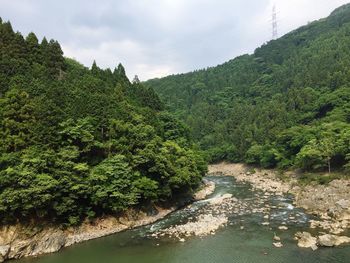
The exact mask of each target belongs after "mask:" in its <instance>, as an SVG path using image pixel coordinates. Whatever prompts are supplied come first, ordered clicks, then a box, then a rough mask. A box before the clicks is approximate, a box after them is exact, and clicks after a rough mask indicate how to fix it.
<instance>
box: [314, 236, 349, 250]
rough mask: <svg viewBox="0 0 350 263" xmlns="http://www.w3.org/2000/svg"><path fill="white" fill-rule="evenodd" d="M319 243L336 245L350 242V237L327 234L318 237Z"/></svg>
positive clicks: (327, 245) (321, 244)
mask: <svg viewBox="0 0 350 263" xmlns="http://www.w3.org/2000/svg"><path fill="white" fill-rule="evenodd" d="M317 243H318V244H319V245H320V246H323V247H334V246H339V245H341V244H344V243H350V237H346V236H336V235H330V234H325V235H322V236H319V237H318V240H317Z"/></svg>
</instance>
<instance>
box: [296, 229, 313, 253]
mask: <svg viewBox="0 0 350 263" xmlns="http://www.w3.org/2000/svg"><path fill="white" fill-rule="evenodd" d="M295 237H296V239H297V240H298V247H303V248H311V249H312V250H316V249H317V238H316V237H313V236H312V235H311V234H310V233H308V232H298V233H296V234H295Z"/></svg>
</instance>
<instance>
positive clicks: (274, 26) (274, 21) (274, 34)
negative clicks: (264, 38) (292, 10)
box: [272, 5, 278, 39]
mask: <svg viewBox="0 0 350 263" xmlns="http://www.w3.org/2000/svg"><path fill="white" fill-rule="evenodd" d="M277 26H278V24H277V12H276V5H273V8H272V39H276V38H278V30H277Z"/></svg>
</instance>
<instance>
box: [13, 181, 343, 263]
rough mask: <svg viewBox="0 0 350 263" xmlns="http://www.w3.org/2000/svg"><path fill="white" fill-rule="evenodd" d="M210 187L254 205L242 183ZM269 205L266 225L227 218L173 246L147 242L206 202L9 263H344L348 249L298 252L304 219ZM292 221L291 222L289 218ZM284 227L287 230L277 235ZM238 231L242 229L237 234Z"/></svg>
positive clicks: (287, 206)
mask: <svg viewBox="0 0 350 263" xmlns="http://www.w3.org/2000/svg"><path fill="white" fill-rule="evenodd" d="M207 179H208V180H213V181H215V183H216V189H215V193H213V195H212V196H211V197H213V196H216V195H219V194H223V193H231V194H233V195H234V196H235V197H236V198H238V199H242V200H247V201H250V202H255V201H256V202H258V201H259V196H261V195H263V193H261V192H257V191H253V190H252V189H251V188H250V186H249V185H248V184H242V183H236V181H235V179H234V178H232V177H208V178H207ZM268 202H269V203H270V205H271V206H275V207H276V208H275V209H272V210H271V214H270V220H269V221H270V225H269V226H263V225H261V223H262V222H263V220H264V219H263V215H262V214H259V213H254V214H243V215H237V214H231V215H230V217H229V224H228V225H227V226H225V227H223V228H221V229H220V230H218V231H217V232H216V234H215V235H211V236H207V237H202V238H200V237H190V238H188V239H187V240H186V242H183V243H181V242H179V241H177V240H174V239H171V238H169V237H164V238H161V239H156V238H153V237H151V234H152V233H153V232H154V231H157V230H159V229H163V228H166V227H169V226H172V225H175V224H180V223H183V222H186V220H187V219H188V218H189V217H193V216H197V215H198V214H200V213H205V206H206V205H207V202H206V201H205V200H204V201H200V202H196V203H194V204H192V205H191V206H190V207H187V208H184V209H181V210H179V211H176V212H175V213H173V214H171V215H169V216H168V217H166V218H164V219H163V220H161V221H159V222H157V223H155V224H153V225H149V226H145V227H140V228H137V229H134V230H129V231H125V232H122V233H118V234H115V235H112V236H108V237H104V238H100V239H96V240H92V241H87V242H85V243H81V244H77V245H74V246H72V247H68V248H65V249H63V250H62V251H60V252H58V253H55V254H50V255H43V256H40V257H37V258H25V259H22V260H16V261H13V262H14V263H80V262H82V263H136V262H140V263H155V262H157V263H161V262H167V263H197V262H198V263H216V262H217V263H226V262H236V263H250V262H259V263H260V262H261V263H264V262H286V263H289V262H290V263H298V262H306V263H316V262H332V263H336V262H350V246H344V247H339V248H320V249H318V250H317V251H312V250H311V249H301V248H298V247H297V245H296V242H295V241H294V240H293V236H294V233H295V232H296V231H299V230H308V231H310V230H309V229H307V225H308V220H309V219H310V217H309V216H308V215H306V214H305V213H304V212H303V210H301V209H297V208H294V207H293V206H292V199H291V197H290V196H286V197H283V198H281V197H275V196H271V197H269V199H268ZM290 216H292V217H295V218H296V219H295V220H293V221H291V220H290V219H289V217H290ZM281 224H286V225H287V226H288V228H289V229H288V230H287V231H281V230H278V229H277V228H278V226H280V225H281ZM242 227H244V229H242ZM274 232H275V233H276V234H277V235H278V236H280V237H281V240H282V243H283V245H284V246H283V247H282V248H275V247H274V246H273V245H272V243H273V236H274Z"/></svg>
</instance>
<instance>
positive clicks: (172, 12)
mask: <svg viewBox="0 0 350 263" xmlns="http://www.w3.org/2000/svg"><path fill="white" fill-rule="evenodd" d="M347 2H348V0H331V1H330V0H293V1H288V0H148V1H142V0H99V1H97V0H96V1H92V0H74V1H68V0H61V1H55V0H0V6H1V9H0V16H2V17H3V18H4V19H10V20H11V22H12V23H13V26H14V28H15V29H16V30H19V31H21V32H23V33H24V34H27V33H29V32H30V31H34V32H36V33H37V35H38V36H39V37H42V36H44V35H45V36H47V37H48V38H55V39H57V40H58V41H59V42H60V43H61V45H62V47H63V50H64V52H65V55H66V56H70V57H74V58H76V59H77V60H78V61H80V62H82V63H84V64H85V65H86V66H90V65H91V64H92V61H93V60H94V59H95V60H96V61H97V63H98V65H100V66H101V67H112V68H114V67H115V66H116V65H117V64H118V63H119V62H121V63H123V65H124V66H125V67H126V70H127V72H128V75H129V77H133V75H134V74H138V75H139V76H140V78H141V79H143V80H145V79H148V78H153V77H161V76H164V75H167V74H172V73H180V72H186V71H189V70H194V69H199V68H203V67H207V66H214V65H217V64H219V63H222V62H225V61H227V60H229V59H232V58H233V57H235V56H237V55H241V54H243V53H251V52H253V51H254V49H255V48H256V47H258V46H260V45H261V44H262V43H264V42H266V41H268V40H270V39H271V21H270V20H271V11H272V6H273V4H274V3H276V5H277V11H278V19H279V25H278V29H279V34H280V35H283V34H285V33H287V32H288V31H290V30H293V29H295V28H297V27H299V26H301V25H304V24H306V23H307V22H308V21H312V20H315V19H319V18H322V17H325V16H327V15H328V14H329V13H330V12H331V11H332V10H333V9H335V8H336V7H338V6H340V5H342V4H345V3H347Z"/></svg>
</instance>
